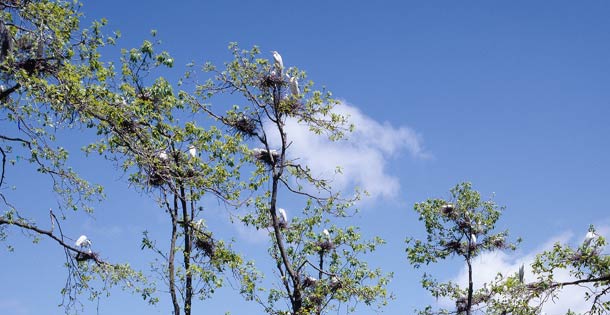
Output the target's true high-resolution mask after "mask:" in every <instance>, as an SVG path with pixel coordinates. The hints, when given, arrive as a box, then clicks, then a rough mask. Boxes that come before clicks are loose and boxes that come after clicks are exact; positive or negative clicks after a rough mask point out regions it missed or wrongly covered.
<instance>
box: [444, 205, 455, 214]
mask: <svg viewBox="0 0 610 315" xmlns="http://www.w3.org/2000/svg"><path fill="white" fill-rule="evenodd" d="M441 214H442V215H444V216H447V217H452V216H453V215H454V214H455V207H454V206H453V205H451V204H447V205H444V206H442V207H441Z"/></svg>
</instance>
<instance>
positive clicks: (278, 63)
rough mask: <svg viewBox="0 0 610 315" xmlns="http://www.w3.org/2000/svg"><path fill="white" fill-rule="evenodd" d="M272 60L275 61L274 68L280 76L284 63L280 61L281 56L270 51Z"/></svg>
mask: <svg viewBox="0 0 610 315" xmlns="http://www.w3.org/2000/svg"><path fill="white" fill-rule="evenodd" d="M271 53H272V54H273V60H274V61H275V67H276V68H278V69H279V72H280V74H281V73H282V70H283V69H284V62H283V61H282V56H281V55H280V54H279V53H278V52H277V51H275V50H274V51H272V52H271Z"/></svg>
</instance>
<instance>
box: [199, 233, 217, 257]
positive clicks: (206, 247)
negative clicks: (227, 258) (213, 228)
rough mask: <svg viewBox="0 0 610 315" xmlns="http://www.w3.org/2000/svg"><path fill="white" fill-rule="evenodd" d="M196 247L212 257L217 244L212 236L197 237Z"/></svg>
mask: <svg viewBox="0 0 610 315" xmlns="http://www.w3.org/2000/svg"><path fill="white" fill-rule="evenodd" d="M195 247H197V248H198V249H199V250H201V251H202V252H203V253H204V254H205V255H206V256H208V257H210V258H212V257H214V250H215V247H216V245H214V240H212V238H211V237H208V236H202V237H197V238H196V239H195Z"/></svg>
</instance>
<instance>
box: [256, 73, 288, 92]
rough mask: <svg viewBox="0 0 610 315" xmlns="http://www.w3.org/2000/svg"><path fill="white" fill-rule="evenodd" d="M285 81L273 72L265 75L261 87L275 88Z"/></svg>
mask: <svg viewBox="0 0 610 315" xmlns="http://www.w3.org/2000/svg"><path fill="white" fill-rule="evenodd" d="M283 83H284V81H283V80H282V76H281V75H278V74H276V73H275V72H271V73H269V74H268V75H265V76H263V77H262V79H261V83H260V84H261V87H262V88H270V87H273V86H277V85H281V84H283Z"/></svg>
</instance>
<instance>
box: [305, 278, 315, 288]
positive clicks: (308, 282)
mask: <svg viewBox="0 0 610 315" xmlns="http://www.w3.org/2000/svg"><path fill="white" fill-rule="evenodd" d="M317 282H318V279H316V278H313V277H305V279H304V280H303V286H304V287H306V288H308V287H311V286H314V285H316V283H317Z"/></svg>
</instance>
